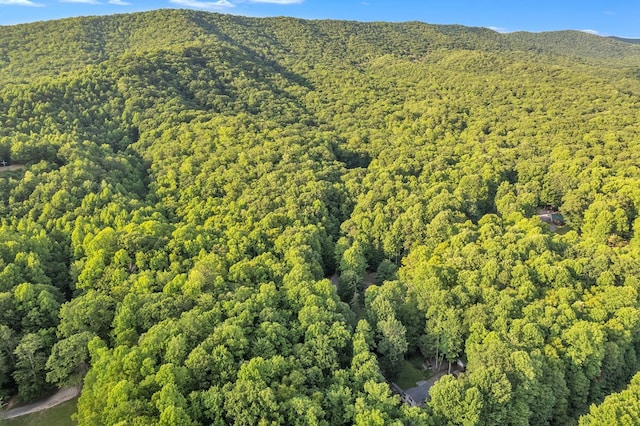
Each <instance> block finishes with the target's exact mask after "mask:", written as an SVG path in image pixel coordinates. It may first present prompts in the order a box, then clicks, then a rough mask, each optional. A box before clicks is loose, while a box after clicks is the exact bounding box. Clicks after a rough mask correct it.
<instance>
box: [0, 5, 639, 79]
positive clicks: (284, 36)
mask: <svg viewBox="0 0 640 426" xmlns="http://www.w3.org/2000/svg"><path fill="white" fill-rule="evenodd" d="M0 38H2V40H3V41H4V43H3V46H2V47H0V77H1V78H2V80H3V81H4V82H16V81H26V80H25V79H26V78H29V77H37V76H41V75H49V76H57V75H59V74H60V73H61V72H65V71H72V70H77V69H80V68H82V67H84V66H86V65H89V64H98V63H100V62H102V61H105V60H107V59H110V58H114V57H118V56H121V55H122V54H124V53H126V52H130V53H139V52H145V51H146V52H148V51H153V50H162V49H166V48H171V47H172V46H184V45H187V44H191V43H203V42H204V43H206V42H215V41H227V42H229V43H234V44H237V45H244V46H245V47H247V48H252V49H253V50H255V51H259V50H260V49H262V48H264V49H268V50H269V52H270V53H273V52H274V51H279V52H280V53H281V54H282V53H285V54H287V53H288V54H290V55H291V54H297V55H300V56H302V57H306V58H307V59H308V58H311V57H313V55H315V53H317V51H322V53H323V55H327V54H329V55H331V56H333V57H334V58H335V59H347V58H348V59H350V60H357V61H360V60H366V59H367V58H370V57H372V56H375V55H380V54H385V53H388V54H394V55H398V56H405V57H416V56H418V57H423V56H424V55H425V54H427V53H428V52H431V51H433V50H437V49H441V48H447V49H469V50H483V51H499V52H501V53H522V52H535V53H536V54H545V55H561V56H568V57H572V58H583V59H598V60H612V59H616V60H621V59H634V60H637V59H638V58H640V47H635V46H629V43H627V42H626V40H624V39H615V38H606V37H598V36H595V35H592V34H587V33H583V32H579V31H560V32H550V33H539V34H533V33H511V34H499V33H496V32H494V31H492V30H489V29H485V28H470V27H463V26H459V25H430V24H425V23H421V22H406V23H395V24H392V23H382V22H373V23H362V22H340V23H339V24H337V23H336V22H334V21H303V20H299V19H294V18H262V19H255V18H245V17H235V16H231V15H216V14H208V13H205V12H196V11H191V10H180V11H178V10H158V11H152V12H145V13H137V14H127V15H113V16H97V17H86V18H70V19H64V20H60V21H55V23H54V22H37V23H32V24H22V25H15V26H4V27H0ZM305 53H306V54H305ZM363 53H365V54H364V55H362V54H363ZM309 54H311V56H310V55H309Z"/></svg>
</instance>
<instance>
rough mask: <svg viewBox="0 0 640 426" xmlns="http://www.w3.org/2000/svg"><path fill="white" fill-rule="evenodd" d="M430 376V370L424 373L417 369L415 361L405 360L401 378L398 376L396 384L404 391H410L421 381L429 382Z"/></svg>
mask: <svg viewBox="0 0 640 426" xmlns="http://www.w3.org/2000/svg"><path fill="white" fill-rule="evenodd" d="M430 376H431V371H430V370H425V371H422V370H419V369H418V368H416V366H415V360H414V359H411V360H409V361H407V360H405V361H404V362H403V363H402V371H400V376H398V380H397V381H396V383H397V384H398V386H400V387H401V388H402V389H409V388H412V387H414V386H415V385H416V383H417V382H419V381H420V380H427V379H428V378H429V377H430Z"/></svg>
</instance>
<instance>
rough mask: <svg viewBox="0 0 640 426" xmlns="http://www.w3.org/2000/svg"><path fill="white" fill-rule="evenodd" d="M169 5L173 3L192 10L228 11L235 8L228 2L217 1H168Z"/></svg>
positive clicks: (224, 0) (223, 0)
mask: <svg viewBox="0 0 640 426" xmlns="http://www.w3.org/2000/svg"><path fill="white" fill-rule="evenodd" d="M169 3H173V4H176V5H178V6H184V7H192V8H194V9H205V10H221V9H230V8H232V7H235V4H233V3H231V2H230V1H228V0H218V1H201V0H169Z"/></svg>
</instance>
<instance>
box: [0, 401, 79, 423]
mask: <svg viewBox="0 0 640 426" xmlns="http://www.w3.org/2000/svg"><path fill="white" fill-rule="evenodd" d="M77 404H78V400H77V399H72V400H71V401H67V402H63V403H62V404H60V405H57V406H55V407H53V408H49V409H48V410H44V411H39V412H37V413H33V414H27V415H25V416H21V417H16V418H15V419H10V420H0V426H43V425H46V426H72V425H75V422H72V421H71V415H72V414H73V413H75V412H76V407H77Z"/></svg>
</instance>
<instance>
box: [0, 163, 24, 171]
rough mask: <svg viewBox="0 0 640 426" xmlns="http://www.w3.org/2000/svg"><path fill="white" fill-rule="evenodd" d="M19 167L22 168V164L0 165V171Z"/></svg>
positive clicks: (18, 168)
mask: <svg viewBox="0 0 640 426" xmlns="http://www.w3.org/2000/svg"><path fill="white" fill-rule="evenodd" d="M20 169H24V165H23V164H12V165H11V166H0V173H2V172H10V171H12V170H20Z"/></svg>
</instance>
